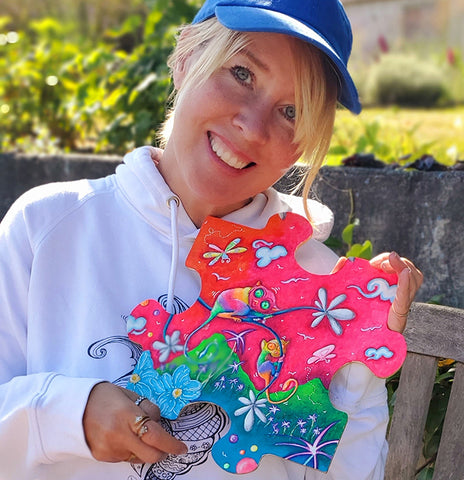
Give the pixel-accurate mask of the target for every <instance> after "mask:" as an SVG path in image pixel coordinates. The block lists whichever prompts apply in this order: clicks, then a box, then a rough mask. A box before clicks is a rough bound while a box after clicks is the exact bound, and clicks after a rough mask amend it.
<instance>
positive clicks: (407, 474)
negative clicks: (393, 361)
mask: <svg viewBox="0 0 464 480" xmlns="http://www.w3.org/2000/svg"><path fill="white" fill-rule="evenodd" d="M436 368H437V359H436V358H434V357H428V356H423V355H418V354H415V353H408V355H407V357H406V360H405V362H404V364H403V367H402V370H401V376H400V383H399V385H398V389H397V391H396V401H395V408H394V411H393V417H392V423H391V426H390V432H389V436H388V442H389V449H390V450H389V454H388V458H387V464H386V468H385V480H411V479H412V478H414V472H415V469H416V465H417V462H418V460H419V456H420V452H421V448H422V436H423V432H424V427H425V421H426V418H427V412H428V409H429V404H430V398H431V396H432V389H433V384H434V380H435V373H436Z"/></svg>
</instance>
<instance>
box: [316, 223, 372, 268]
mask: <svg viewBox="0 0 464 480" xmlns="http://www.w3.org/2000/svg"><path fill="white" fill-rule="evenodd" d="M358 225H359V220H358V219H355V220H354V221H353V222H351V223H349V224H348V225H347V226H346V227H345V228H344V229H343V231H342V238H341V240H340V239H338V238H336V237H333V236H331V237H329V238H328V239H327V240H326V241H325V244H326V245H327V246H328V247H330V248H332V249H333V250H335V251H337V252H340V253H341V252H343V251H344V252H345V253H344V256H346V257H358V258H364V259H366V260H370V259H371V258H372V242H371V241H370V240H366V241H365V242H364V243H362V244H360V243H353V231H354V228H355V227H357V226H358Z"/></svg>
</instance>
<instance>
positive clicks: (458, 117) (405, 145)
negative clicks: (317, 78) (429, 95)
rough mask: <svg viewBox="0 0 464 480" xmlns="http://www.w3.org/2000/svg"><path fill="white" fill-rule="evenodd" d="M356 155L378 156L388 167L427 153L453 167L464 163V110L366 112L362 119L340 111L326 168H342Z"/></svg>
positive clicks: (383, 109)
mask: <svg viewBox="0 0 464 480" xmlns="http://www.w3.org/2000/svg"><path fill="white" fill-rule="evenodd" d="M354 153H374V154H375V156H376V157H377V158H379V159H380V160H383V161H384V162H387V163H394V162H398V163H405V162H406V161H411V160H415V159H416V158H418V157H420V156H421V155H423V154H425V153H427V154H430V155H433V156H434V157H435V158H436V160H437V161H439V162H440V163H443V164H445V165H453V164H454V163H455V162H456V161H457V160H459V159H460V160H464V106H459V107H454V108H446V109H430V110H425V109H404V108H395V107H391V108H366V109H365V110H363V111H362V112H361V114H360V115H359V116H355V115H352V114H351V113H350V112H348V111H346V110H340V111H338V112H337V118H336V121H335V129H334V135H333V139H332V144H331V149H330V151H329V155H328V158H327V162H326V164H327V165H339V164H340V162H341V160H342V159H343V158H344V157H346V156H348V155H352V154H354ZM405 156H409V158H408V159H407V160H406V159H404V157H405Z"/></svg>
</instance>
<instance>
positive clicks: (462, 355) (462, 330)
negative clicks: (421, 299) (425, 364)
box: [404, 303, 464, 363]
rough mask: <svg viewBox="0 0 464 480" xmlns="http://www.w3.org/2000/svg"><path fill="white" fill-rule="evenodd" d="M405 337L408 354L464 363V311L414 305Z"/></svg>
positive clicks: (428, 305)
mask: <svg viewBox="0 0 464 480" xmlns="http://www.w3.org/2000/svg"><path fill="white" fill-rule="evenodd" d="M404 336H405V338H406V341H407V343H408V351H410V352H415V353H421V354H423V355H431V356H435V357H445V358H452V359H454V360H457V361H459V362H462V363H464V310H462V309H458V308H451V307H445V306H442V305H431V304H425V303H414V304H413V306H412V309H411V313H410V315H409V318H408V323H407V326H406V330H405V331H404Z"/></svg>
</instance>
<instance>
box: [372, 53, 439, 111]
mask: <svg viewBox="0 0 464 480" xmlns="http://www.w3.org/2000/svg"><path fill="white" fill-rule="evenodd" d="M365 89H366V91H365V94H366V98H367V101H368V102H370V103H375V104H378V105H399V106H413V107H434V106H437V105H439V104H440V103H441V102H443V101H446V100H447V98H448V93H447V89H446V77H445V75H444V74H443V72H442V71H441V70H440V68H439V67H438V66H436V65H435V64H433V63H432V62H428V61H423V60H421V59H420V58H418V57H417V56H415V55H413V54H399V53H390V54H385V55H383V56H382V57H381V58H380V61H379V62H378V63H376V64H374V65H373V66H372V67H371V68H370V70H369V72H368V77H367V80H366V85H365Z"/></svg>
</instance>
